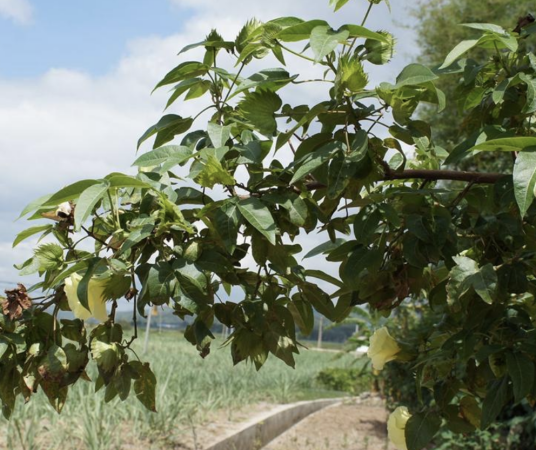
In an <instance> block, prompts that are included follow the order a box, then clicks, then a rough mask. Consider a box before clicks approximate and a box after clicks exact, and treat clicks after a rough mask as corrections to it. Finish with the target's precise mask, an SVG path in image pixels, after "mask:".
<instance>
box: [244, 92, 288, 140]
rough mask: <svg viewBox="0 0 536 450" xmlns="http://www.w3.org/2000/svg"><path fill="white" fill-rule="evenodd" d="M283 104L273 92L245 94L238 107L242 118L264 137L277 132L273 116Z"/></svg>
mask: <svg viewBox="0 0 536 450" xmlns="http://www.w3.org/2000/svg"><path fill="white" fill-rule="evenodd" d="M282 104H283V102H282V101H281V99H280V98H279V96H278V95H277V94H276V93H275V92H271V91H261V92H252V93H250V94H247V95H246V97H245V98H244V100H242V101H241V102H240V104H239V105H238V107H239V110H240V112H241V113H242V114H243V116H244V118H245V119H246V120H247V121H248V122H250V123H251V124H252V125H253V126H254V127H255V129H257V130H258V131H259V132H260V133H262V134H264V135H265V136H271V135H272V134H273V133H274V132H275V131H276V130H277V122H276V120H275V116H274V114H275V113H276V111H278V110H279V109H280V108H281V106H282Z"/></svg>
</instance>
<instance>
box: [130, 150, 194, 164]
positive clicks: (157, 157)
mask: <svg viewBox="0 0 536 450" xmlns="http://www.w3.org/2000/svg"><path fill="white" fill-rule="evenodd" d="M191 156H192V150H191V149H190V148H189V147H185V146H182V145H166V146H165V147H160V148H157V149H155V150H151V151H150V152H147V153H144V154H143V155H141V156H140V157H139V158H138V159H136V161H134V163H133V164H132V165H133V166H137V167H153V166H158V165H160V164H162V163H165V162H169V161H175V162H176V163H177V164H181V163H183V162H185V161H187V160H188V159H189V158H190V157H191Z"/></svg>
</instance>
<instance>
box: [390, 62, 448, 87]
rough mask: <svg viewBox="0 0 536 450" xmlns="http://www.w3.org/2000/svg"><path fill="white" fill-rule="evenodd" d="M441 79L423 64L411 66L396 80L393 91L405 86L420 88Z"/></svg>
mask: <svg viewBox="0 0 536 450" xmlns="http://www.w3.org/2000/svg"><path fill="white" fill-rule="evenodd" d="M438 78H439V77H438V76H437V75H436V74H435V73H434V72H432V71H431V70H430V69H429V68H428V67H426V66H423V65H422V64H409V65H408V66H406V67H405V68H404V69H403V70H402V72H400V75H398V77H397V78H396V84H395V85H394V87H393V89H400V88H401V87H404V86H418V85H420V84H425V83H429V82H430V81H434V80H437V79H438Z"/></svg>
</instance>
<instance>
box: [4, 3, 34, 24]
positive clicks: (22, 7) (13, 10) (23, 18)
mask: <svg viewBox="0 0 536 450" xmlns="http://www.w3.org/2000/svg"><path fill="white" fill-rule="evenodd" d="M0 16H3V17H5V18H7V19H11V20H13V21H14V22H16V23H19V24H23V25H26V24H29V23H31V21H32V17H33V8H32V5H31V4H30V2H29V1H28V0H0Z"/></svg>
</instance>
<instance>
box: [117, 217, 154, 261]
mask: <svg viewBox="0 0 536 450" xmlns="http://www.w3.org/2000/svg"><path fill="white" fill-rule="evenodd" d="M153 230H154V222H152V223H146V224H144V225H143V226H141V227H140V228H136V229H134V230H133V231H131V232H130V234H129V235H128V237H127V238H126V240H125V242H123V244H122V245H121V248H120V253H124V252H126V251H127V250H130V249H131V248H132V247H134V246H135V245H136V244H138V243H140V242H141V241H143V240H144V239H146V238H148V237H149V236H150V235H151V234H152V233H153Z"/></svg>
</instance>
